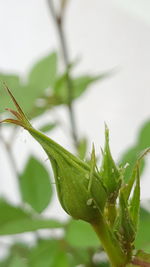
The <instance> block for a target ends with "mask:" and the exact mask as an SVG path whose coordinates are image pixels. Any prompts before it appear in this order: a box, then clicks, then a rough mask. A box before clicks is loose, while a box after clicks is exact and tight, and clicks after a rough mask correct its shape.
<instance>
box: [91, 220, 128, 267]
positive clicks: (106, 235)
mask: <svg viewBox="0 0 150 267" xmlns="http://www.w3.org/2000/svg"><path fill="white" fill-rule="evenodd" d="M92 226H93V228H94V230H95V232H96V234H97V236H98V237H99V239H100V241H101V243H102V246H103V248H104V250H105V251H106V253H107V255H108V258H109V260H110V263H111V266H112V267H123V266H125V265H126V263H127V258H126V255H125V254H124V253H123V251H122V249H121V247H120V245H119V243H118V241H117V240H116V239H115V237H114V236H113V235H112V234H111V232H110V230H109V227H108V225H107V223H106V222H105V221H104V218H103V217H101V219H100V221H99V222H96V223H93V224H92Z"/></svg>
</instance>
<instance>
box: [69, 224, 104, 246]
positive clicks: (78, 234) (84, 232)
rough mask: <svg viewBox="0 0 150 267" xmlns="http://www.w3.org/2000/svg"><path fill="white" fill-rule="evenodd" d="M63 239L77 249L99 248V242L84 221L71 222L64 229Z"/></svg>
mask: <svg viewBox="0 0 150 267" xmlns="http://www.w3.org/2000/svg"><path fill="white" fill-rule="evenodd" d="M65 239H66V240H67V242H68V243H69V244H70V245H71V246H73V247H78V248H89V247H99V244H100V243H99V240H98V238H97V236H96V234H95V232H93V229H92V227H91V226H90V225H89V224H88V223H86V222H84V221H74V220H71V221H70V222H69V224H68V226H67V228H66V236H65Z"/></svg>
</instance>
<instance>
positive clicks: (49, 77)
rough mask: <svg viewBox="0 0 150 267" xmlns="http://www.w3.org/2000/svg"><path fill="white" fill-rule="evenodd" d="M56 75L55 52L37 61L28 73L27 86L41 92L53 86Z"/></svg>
mask: <svg viewBox="0 0 150 267" xmlns="http://www.w3.org/2000/svg"><path fill="white" fill-rule="evenodd" d="M56 74H57V54H56V53H55V52H53V53H51V54H50V55H48V56H46V57H45V58H42V59H41V60H40V61H38V62H37V63H36V64H35V66H34V67H33V68H32V70H31V71H30V73H29V84H31V85H36V86H37V90H38V91H39V90H40V91H41V92H43V89H46V88H48V87H50V86H53V85H54V82H55V79H56Z"/></svg>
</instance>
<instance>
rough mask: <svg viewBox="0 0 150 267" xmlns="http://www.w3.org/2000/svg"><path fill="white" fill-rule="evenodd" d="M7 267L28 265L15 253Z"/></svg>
mask: <svg viewBox="0 0 150 267" xmlns="http://www.w3.org/2000/svg"><path fill="white" fill-rule="evenodd" d="M8 267H28V265H27V263H26V261H25V260H24V259H23V258H22V257H20V256H18V255H16V256H14V257H12V259H11V261H10V263H9V265H8Z"/></svg>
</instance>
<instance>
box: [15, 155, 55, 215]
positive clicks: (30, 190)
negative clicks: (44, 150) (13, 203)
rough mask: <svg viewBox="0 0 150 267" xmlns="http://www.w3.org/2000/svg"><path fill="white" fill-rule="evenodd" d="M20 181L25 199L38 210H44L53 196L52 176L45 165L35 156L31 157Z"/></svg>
mask: <svg viewBox="0 0 150 267" xmlns="http://www.w3.org/2000/svg"><path fill="white" fill-rule="evenodd" d="M19 181H20V191H21V194H22V199H23V201H24V202H26V203H28V204H30V205H31V207H32V208H33V209H34V210H36V211H37V212H39V213H40V212H42V211H43V210H44V209H45V208H46V207H47V206H48V204H49V202H50V200H51V197H52V187H51V184H50V177H49V173H48V171H47V170H46V168H45V167H44V165H43V164H42V163H41V162H40V161H38V160H37V159H36V158H34V157H33V156H32V157H30V158H29V160H28V162H27V164H26V166H25V169H24V170H23V173H22V174H21V175H20V179H19Z"/></svg>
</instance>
